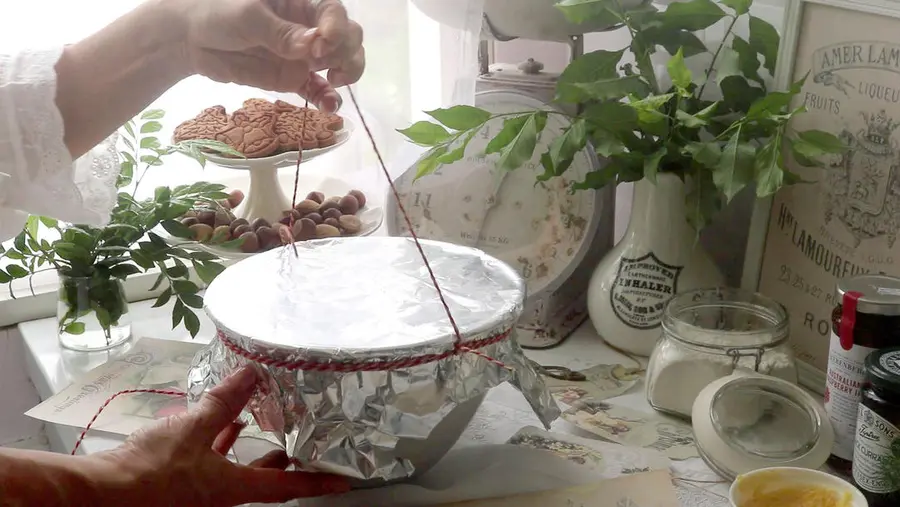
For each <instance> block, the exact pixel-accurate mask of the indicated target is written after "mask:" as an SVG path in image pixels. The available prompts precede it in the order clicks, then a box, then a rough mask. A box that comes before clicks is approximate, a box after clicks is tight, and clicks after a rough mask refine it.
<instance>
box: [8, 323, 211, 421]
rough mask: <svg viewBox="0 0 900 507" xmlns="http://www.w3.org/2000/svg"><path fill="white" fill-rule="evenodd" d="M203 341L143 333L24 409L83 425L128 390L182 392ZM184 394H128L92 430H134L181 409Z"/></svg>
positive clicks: (43, 417)
mask: <svg viewBox="0 0 900 507" xmlns="http://www.w3.org/2000/svg"><path fill="white" fill-rule="evenodd" d="M202 347H203V345H202V344H200V343H194V342H178V341H172V340H157V339H153V338H142V339H141V340H140V341H138V342H137V343H135V344H134V346H133V348H132V349H131V350H129V351H128V352H127V353H125V354H124V355H122V356H121V357H119V358H117V359H113V360H111V361H109V362H107V363H106V364H104V365H102V366H99V367H97V368H95V369H93V370H91V371H90V372H88V373H87V374H85V376H83V377H82V378H80V379H78V380H75V381H74V382H73V383H72V385H70V386H69V387H67V388H65V389H63V390H62V391H60V392H59V393H58V394H57V395H56V396H53V397H51V398H50V399H48V400H46V401H44V402H43V403H41V404H40V405H38V406H36V407H34V408H33V409H31V410H29V411H28V412H26V413H25V415H27V416H29V417H33V418H35V419H40V420H42V421H46V422H49V423H55V424H63V425H66V426H75V427H78V428H84V427H85V426H87V424H88V422H90V420H91V418H92V417H94V414H95V413H96V412H97V410H98V409H99V408H100V406H101V405H103V403H104V402H105V401H106V400H107V399H108V398H109V397H110V396H112V395H114V394H115V393H117V392H119V391H122V390H126V389H160V390H177V391H184V390H185V389H186V387H187V372H188V368H189V367H190V365H191V361H192V360H193V358H194V354H196V353H197V352H198V351H199V350H200V349H201V348H202ZM186 409H187V401H186V400H185V399H184V398H183V397H173V396H165V395H159V394H147V393H137V394H127V395H122V396H119V397H118V398H116V399H115V400H113V401H112V402H111V403H110V404H109V406H107V407H106V409H104V410H103V412H102V413H101V414H100V416H99V417H98V418H97V421H96V422H95V423H94V425H93V426H92V427H91V429H92V430H98V431H105V432H109V433H116V434H119V435H130V434H131V433H133V432H134V431H136V430H138V429H140V428H142V427H144V426H146V425H147V424H150V423H152V422H154V421H156V420H157V419H163V418H165V417H168V416H170V415H174V414H177V413H180V412H183V411H185V410H186Z"/></svg>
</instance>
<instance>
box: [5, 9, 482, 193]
mask: <svg viewBox="0 0 900 507" xmlns="http://www.w3.org/2000/svg"><path fill="white" fill-rule="evenodd" d="M141 1H142V0H80V1H72V0H29V1H27V2H26V1H17V2H3V3H4V5H3V6H2V10H3V15H4V18H5V20H6V23H5V24H4V29H3V30H0V52H11V51H15V50H18V49H22V48H29V47H44V46H47V45H55V44H61V43H71V42H75V41H78V40H80V39H81V38H83V37H85V36H87V35H89V34H91V33H93V32H95V31H97V30H99V29H100V28H102V27H103V26H104V25H106V24H107V23H109V22H110V21H112V20H113V19H115V18H117V17H118V16H121V15H122V14H124V13H126V12H128V11H129V10H131V9H132V8H134V7H135V6H136V5H138V4H139V3H140V2H141ZM458 2H459V3H458V5H459V6H460V7H459V8H460V9H463V10H465V9H469V10H473V12H474V9H473V6H475V8H476V9H477V10H478V12H480V5H481V2H482V0H458ZM344 3H345V5H347V8H348V10H349V11H350V14H351V17H353V18H354V19H355V20H357V21H358V22H359V23H360V24H361V25H362V26H363V28H364V31H365V45H366V50H367V59H368V68H367V71H366V74H365V75H364V77H363V79H362V80H361V81H360V83H359V84H358V85H357V86H356V87H355V88H354V90H355V92H356V95H357V98H358V99H359V101H360V104H361V106H362V108H363V110H364V114H365V117H366V118H367V119H368V120H369V122H370V123H371V124H372V127H373V129H374V131H375V136H376V140H377V141H378V143H379V145H380V146H381V147H382V148H383V151H384V152H385V153H386V155H387V156H388V158H389V160H391V159H394V158H395V157H394V154H395V153H396V152H397V151H398V149H399V150H401V151H402V150H406V149H407V148H406V147H405V146H404V142H403V140H402V138H401V137H400V136H399V134H397V133H396V132H395V129H397V128H403V127H405V126H407V125H408V124H409V123H410V121H411V120H412V119H413V118H414V117H416V116H417V113H419V112H420V111H422V110H425V109H429V108H435V107H440V106H442V105H448V104H449V103H451V102H457V103H458V102H467V101H470V100H471V97H470V95H471V94H472V93H473V89H474V79H475V74H476V72H477V65H476V59H475V58H476V53H477V29H478V28H480V23H478V25H477V27H474V29H473V30H471V31H469V32H465V31H460V30H456V29H451V28H447V27H441V26H440V25H438V24H437V23H435V22H434V21H432V20H430V19H429V18H427V17H425V16H424V15H423V14H421V13H420V12H419V11H418V9H417V8H416V7H414V6H413V5H412V3H411V1H410V0H378V1H373V0H345V2H344ZM472 17H473V19H474V20H475V21H480V14H473V15H472ZM260 95H263V94H261V93H260V92H258V91H255V90H251V89H246V88H243V87H239V86H236V85H225V84H220V83H214V82H212V81H210V80H208V79H205V78H202V77H191V78H188V79H186V80H185V81H183V82H181V83H179V84H178V85H176V86H175V87H174V88H173V89H172V90H170V91H169V92H168V93H166V94H165V95H164V96H163V97H161V98H160V100H159V101H157V102H156V103H155V104H154V105H153V107H159V108H162V109H164V110H166V113H167V114H166V119H165V121H164V126H165V129H164V130H163V131H162V132H160V134H159V135H160V136H161V140H163V139H164V138H167V137H168V136H169V135H170V133H171V130H172V129H173V128H174V127H175V126H176V125H177V124H178V123H179V122H181V121H182V120H185V119H187V118H190V117H192V116H193V115H195V114H196V113H197V112H199V111H200V110H201V109H203V108H205V107H209V106H211V105H214V104H221V105H224V106H225V107H226V108H228V109H229V110H232V109H234V108H236V107H239V106H240V103H241V101H242V100H243V99H245V98H249V97H252V96H260ZM283 98H288V99H292V100H291V101H293V102H296V101H297V98H296V96H294V97H283ZM342 112H343V113H344V114H346V115H348V116H350V117H351V118H354V117H355V116H356V115H355V112H354V111H353V107H352V104H351V103H350V101H349V100H348V98H347V97H346V94H345V101H344V110H343V111H342ZM356 123H357V125H358V122H356ZM374 161H375V159H374V157H373V154H372V150H371V147H370V145H369V142H368V140H367V139H366V138H365V136H364V135H363V133H362V129H360V128H357V132H356V134H355V135H354V136H353V139H352V140H351V141H350V142H349V143H348V144H347V145H345V146H344V147H342V148H341V149H339V150H336V151H335V152H333V153H331V154H329V155H326V156H324V157H321V158H320V159H317V160H314V161H311V162H310V164H309V165H308V170H310V171H316V170H319V171H322V170H328V171H332V170H333V172H334V174H336V175H340V177H341V178H343V179H345V180H347V179H350V180H352V181H353V183H354V185H357V186H361V187H370V188H373V190H374V189H375V188H374V187H376V186H377V187H378V189H377V191H379V192H380V191H382V190H383V183H384V181H383V180H384V178H383V176H380V174H379V172H377V168H376V167H375V166H374V165H373V164H374ZM201 178H202V179H204V180H217V181H218V180H224V181H226V182H229V181H240V179H242V178H243V175H241V174H239V172H238V171H229V170H224V169H220V168H216V167H213V166H209V167H208V168H207V169H206V170H205V172H202V173H201V172H200V169H199V168H198V167H196V164H193V163H192V162H190V161H187V160H175V159H170V161H169V162H168V163H167V165H166V166H164V167H162V168H160V169H158V170H154V171H152V172H151V174H149V175H148V177H147V178H146V179H145V180H144V183H142V190H147V191H149V190H152V189H153V188H154V187H155V186H157V185H163V184H166V185H175V184H180V183H183V182H185V181H190V180H196V179H201ZM143 193H144V192H143V191H142V192H141V194H143Z"/></svg>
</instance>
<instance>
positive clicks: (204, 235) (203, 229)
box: [189, 224, 213, 243]
mask: <svg viewBox="0 0 900 507" xmlns="http://www.w3.org/2000/svg"><path fill="white" fill-rule="evenodd" d="M189 228H190V230H191V239H193V240H194V241H197V242H199V243H205V242H206V241H208V240H209V238H211V237H212V234H213V228H212V226H209V225H207V224H194V225H192V226H190V227H189Z"/></svg>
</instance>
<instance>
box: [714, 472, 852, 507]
mask: <svg viewBox="0 0 900 507" xmlns="http://www.w3.org/2000/svg"><path fill="white" fill-rule="evenodd" d="M729 497H730V500H731V505H732V507H869V503H868V502H867V501H866V498H865V497H864V496H863V495H862V493H860V492H859V490H858V489H856V488H855V487H853V486H852V485H851V484H850V483H848V482H847V481H844V480H842V479H840V478H838V477H835V476H833V475H830V474H827V473H825V472H819V471H817V470H808V469H804V468H790V467H778V468H764V469H761V470H756V471H754V472H750V473H747V474H743V475H740V476H738V478H737V480H735V481H734V484H732V485H731V491H730V493H729Z"/></svg>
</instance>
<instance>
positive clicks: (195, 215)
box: [181, 209, 197, 218]
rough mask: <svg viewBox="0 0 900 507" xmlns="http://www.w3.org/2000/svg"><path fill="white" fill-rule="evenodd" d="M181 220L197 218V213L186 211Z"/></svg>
mask: <svg viewBox="0 0 900 507" xmlns="http://www.w3.org/2000/svg"><path fill="white" fill-rule="evenodd" d="M181 218H197V212H196V211H195V210H192V209H189V210H187V213H185V214H184V216H183V217H181Z"/></svg>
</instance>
